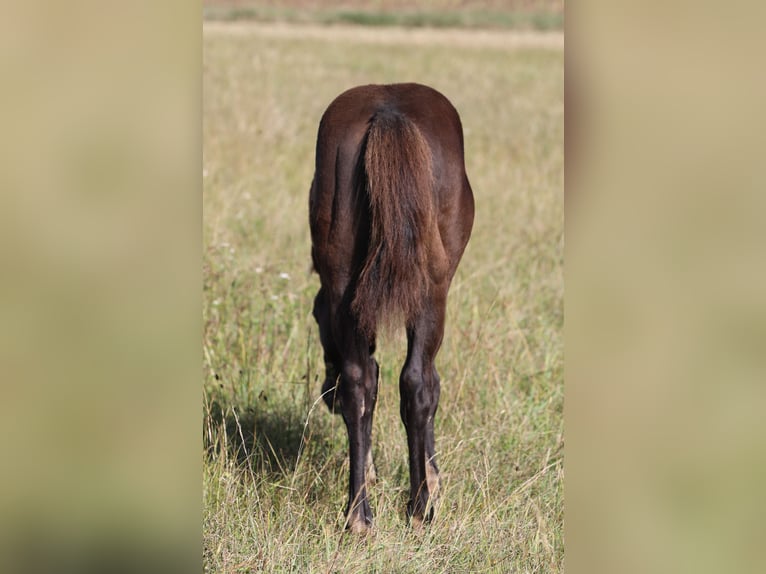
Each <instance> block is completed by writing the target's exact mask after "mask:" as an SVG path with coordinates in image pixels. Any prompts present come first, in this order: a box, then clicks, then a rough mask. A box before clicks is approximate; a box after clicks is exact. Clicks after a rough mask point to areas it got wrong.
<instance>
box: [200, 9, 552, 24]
mask: <svg viewBox="0 0 766 574" xmlns="http://www.w3.org/2000/svg"><path fill="white" fill-rule="evenodd" d="M204 17H205V19H206V20H219V21H239V20H254V21H260V22H291V23H306V22H316V23H322V24H356V25H360V26H403V27H414V28H419V27H429V28H499V29H527V30H529V29H531V30H562V29H563V28H564V13H563V11H552V10H544V9H533V10H515V11H514V10H511V11H509V10H492V9H486V8H483V9H474V10H470V9H468V10H433V9H431V10H422V9H418V10H412V9H410V10H407V9H404V10H376V9H371V8H365V9H351V8H338V7H335V8H323V9H308V8H285V7H274V6H262V5H232V6H229V5H225V4H224V5H210V6H205V8H204Z"/></svg>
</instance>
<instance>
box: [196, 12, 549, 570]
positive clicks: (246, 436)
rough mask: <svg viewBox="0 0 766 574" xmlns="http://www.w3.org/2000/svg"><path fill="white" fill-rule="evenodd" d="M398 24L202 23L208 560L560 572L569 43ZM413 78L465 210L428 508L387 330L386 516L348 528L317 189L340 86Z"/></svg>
mask: <svg viewBox="0 0 766 574" xmlns="http://www.w3.org/2000/svg"><path fill="white" fill-rule="evenodd" d="M392 33H393V34H395V36H392V38H393V39H395V41H394V40H390V41H387V42H367V41H364V40H356V39H354V38H345V39H342V40H341V39H333V37H331V36H330V37H321V36H319V35H316V36H311V35H307V36H304V35H303V34H302V33H301V32H300V31H299V32H297V33H293V34H289V33H280V34H269V33H264V32H263V29H262V27H254V28H252V29H251V30H250V31H249V32H248V31H245V32H242V31H241V30H240V32H239V33H236V34H228V33H226V32H225V28H220V27H217V28H215V29H211V28H209V27H206V31H205V35H204V50H205V51H204V86H203V94H204V126H203V133H204V154H203V156H204V157H203V165H204V170H205V171H204V174H203V182H204V183H203V185H204V188H203V208H204V242H205V255H204V309H203V313H204V329H205V331H204V335H203V342H204V379H205V387H204V397H205V412H204V413H203V421H204V433H205V444H206V445H207V452H206V453H205V463H204V476H203V483H204V548H205V556H204V562H205V569H206V571H215V572H239V571H242V572H244V571H269V572H282V571H297V572H333V571H338V572H421V571H429V572H471V571H475V572H509V571H513V572H558V571H560V570H561V567H562V562H563V539H562V536H563V534H562V532H563V530H562V516H563V495H562V473H563V470H562V453H563V436H562V432H563V424H562V410H563V386H562V385H563V343H562V327H563V302H562V296H563V272H562V263H563V52H562V51H561V50H560V49H559V48H557V47H556V46H546V47H534V46H530V47H527V46H521V45H517V46H514V47H512V48H509V47H507V46H498V45H492V44H483V43H481V42H478V43H475V44H474V45H470V41H469V40H467V39H464V40H463V42H455V43H454V44H453V43H451V42H444V41H434V42H431V43H427V42H422V43H415V44H412V43H410V42H409V41H408V38H409V36H408V35H407V34H402V33H401V32H398V31H392ZM449 33H450V34H454V32H449ZM464 34H465V35H466V36H465V38H470V33H468V32H465V33H464ZM409 80H416V81H419V82H422V83H426V84H430V85H433V86H434V87H436V88H437V89H439V90H440V91H442V92H444V93H445V94H446V95H447V96H448V97H449V98H450V99H451V100H452V102H453V103H454V104H455V106H456V107H457V109H458V110H459V112H460V113H461V116H462V119H463V125H464V129H465V140H466V160H467V169H468V173H469V177H470V178H471V183H472V185H473V188H474V193H475V196H476V206H477V210H476V223H475V228H474V233H473V237H472V240H471V243H470V244H469V247H468V249H467V251H466V254H465V256H464V259H463V262H462V264H461V267H460V269H459V270H458V274H457V276H456V278H455V281H454V283H453V287H452V290H451V292H450V300H449V307H448V326H447V331H446V334H445V341H444V345H443V347H442V351H441V353H440V355H439V357H438V358H437V366H438V368H439V371H440V373H441V376H442V381H443V382H442V396H441V403H440V409H439V413H438V415H437V420H436V432H437V450H438V454H439V457H440V466H441V468H442V470H443V478H444V489H443V494H442V496H443V498H442V501H441V504H440V507H439V508H438V516H437V520H436V521H435V522H434V523H433V524H432V525H431V526H430V527H429V528H428V529H426V530H425V531H422V532H415V531H410V530H409V529H407V528H406V527H405V523H404V520H403V512H404V504H405V501H406V496H407V494H406V489H407V485H408V479H407V454H406V440H405V434H404V429H403V428H402V425H401V422H400V420H399V408H398V391H397V388H398V385H397V380H398V373H399V369H400V368H401V363H402V361H403V357H404V341H403V337H401V336H396V337H390V338H388V339H384V340H382V341H380V345H379V348H380V350H379V353H378V355H379V357H378V358H379V361H380V363H381V377H382V380H381V390H380V397H379V402H378V408H377V411H376V418H375V425H374V428H373V448H374V453H375V455H376V466H377V467H378V474H379V481H378V483H377V484H376V485H375V486H374V487H373V488H372V491H371V503H372V506H373V512H374V513H375V517H376V530H375V533H374V534H373V535H372V536H370V537H368V538H364V539H356V538H353V537H349V536H343V535H342V531H341V526H342V522H343V517H342V509H343V506H344V503H345V500H344V498H345V494H346V480H347V471H348V463H347V462H346V452H347V450H346V437H345V429H344V427H343V423H342V421H341V420H340V419H339V418H338V417H332V416H330V414H329V413H328V412H327V411H326V408H325V407H324V405H322V404H317V403H316V399H317V398H318V395H319V387H320V384H321V383H320V378H321V373H322V372H323V371H322V368H323V367H322V363H321V350H320V346H319V341H318V337H317V333H316V327H315V325H314V323H313V319H312V317H311V315H310V311H311V303H312V297H313V295H314V293H315V292H316V290H317V288H318V280H317V278H316V276H314V275H311V274H310V273H309V235H308V223H307V195H308V187H309V184H310V181H311V177H312V170H313V153H314V143H315V136H316V128H317V124H318V121H319V117H320V116H321V113H322V111H323V110H324V108H325V107H326V106H327V104H328V103H329V102H330V101H331V100H332V98H333V97H335V96H336V95H337V94H338V93H339V92H340V91H342V90H344V89H346V88H348V87H351V86H353V85H357V84H363V83H370V82H376V83H384V82H392V81H409Z"/></svg>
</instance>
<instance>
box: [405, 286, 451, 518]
mask: <svg viewBox="0 0 766 574" xmlns="http://www.w3.org/2000/svg"><path fill="white" fill-rule="evenodd" d="M446 299H447V288H446V286H443V287H442V288H439V287H438V286H437V287H436V288H434V289H433V290H432V292H431V295H430V297H429V300H428V302H427V304H426V305H425V306H424V309H423V312H422V313H421V315H420V316H419V317H417V318H416V320H415V321H414V323H413V325H412V326H411V327H409V328H408V329H407V360H406V362H405V364H404V368H403V369H402V374H401V376H400V378H399V391H400V393H401V416H402V422H403V423H404V426H405V428H406V429H407V446H408V448H409V455H410V457H409V458H410V501H409V503H408V504H407V514H408V515H409V516H410V517H411V518H412V520H413V522H415V523H419V522H423V521H428V520H430V519H431V518H432V517H433V503H434V502H435V499H436V493H437V490H438V487H439V469H438V467H437V466H436V458H435V444H434V416H435V415H436V409H437V408H438V405H439V387H440V381H439V375H438V373H437V372H436V367H435V366H434V359H435V358H436V353H437V352H438V351H439V347H440V346H441V342H442V336H443V334H444V312H445V304H446Z"/></svg>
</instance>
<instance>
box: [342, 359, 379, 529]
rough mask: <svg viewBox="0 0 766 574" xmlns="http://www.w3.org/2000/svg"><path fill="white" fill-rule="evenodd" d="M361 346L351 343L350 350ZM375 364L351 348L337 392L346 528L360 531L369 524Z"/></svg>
mask: <svg viewBox="0 0 766 574" xmlns="http://www.w3.org/2000/svg"><path fill="white" fill-rule="evenodd" d="M358 348H361V346H354V349H358ZM377 386H378V365H377V362H376V361H375V360H374V359H373V358H372V357H371V356H369V354H368V353H367V352H362V353H357V352H354V351H353V350H351V351H350V352H347V353H346V354H345V356H344V358H343V367H342V368H341V373H340V384H339V392H340V395H341V405H342V410H341V413H342V415H343V420H344V422H345V423H346V430H347V432H348V445H349V483H348V504H347V506H346V517H347V518H346V519H347V522H346V527H347V528H348V529H349V530H351V531H352V532H358V533H363V532H366V531H367V530H369V528H370V527H371V526H372V510H371V507H370V503H369V499H368V496H367V484H368V483H370V482H371V481H372V478H373V475H374V464H373V462H372V420H373V413H374V411H375V404H376V402H377Z"/></svg>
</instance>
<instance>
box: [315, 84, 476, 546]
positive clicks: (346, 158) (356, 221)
mask: <svg viewBox="0 0 766 574" xmlns="http://www.w3.org/2000/svg"><path fill="white" fill-rule="evenodd" d="M473 216H474V202H473V193H472V191H471V186H470V184H469V183H468V178H467V176H466V173H465V161H464V157H463V128H462V125H461V123H460V117H459V116H458V113H457V112H456V111H455V108H454V107H453V106H452V104H451V103H450V102H449V100H447V98H445V97H444V96H443V95H442V94H440V93H439V92H437V91H436V90H434V89H432V88H429V87H427V86H423V85H419V84H392V85H369V86H359V87H356V88H352V89H350V90H348V91H346V92H344V93H342V94H341V95H340V96H338V97H337V98H336V99H335V100H334V101H333V102H332V103H331V104H330V106H329V107H328V108H327V110H326V111H325V113H324V115H323V116H322V120H321V122H320V124H319V133H318V136H317V148H316V171H315V173H314V181H313V182H312V185H311V192H310V196H309V220H310V226H311V239H312V251H311V255H312V259H313V263H314V269H315V270H316V271H317V273H319V278H320V281H321V288H320V289H319V293H317V296H316V299H315V301H314V317H315V318H316V320H317V323H318V324H319V335H320V339H321V342H322V347H323V349H324V360H325V366H326V379H325V382H324V384H323V386H322V393H323V397H324V400H325V401H326V402H327V405H328V406H329V407H330V409H331V410H332V411H334V412H336V413H340V414H341V415H342V416H343V420H344V421H345V423H346V428H347V430H348V440H349V458H350V466H351V472H350V476H349V487H348V506H347V508H346V516H347V523H346V526H347V527H348V528H350V529H351V530H352V531H354V532H364V531H366V530H367V529H368V528H369V527H370V526H371V524H372V512H371V510H370V504H369V501H368V499H367V490H366V481H368V480H372V479H374V476H375V469H374V466H373V463H372V454H371V450H370V447H371V430H372V416H373V412H374V411H375V402H376V399H377V389H378V363H377V361H376V360H375V359H374V358H373V353H374V352H375V335H376V332H377V330H378V327H379V326H384V325H391V324H393V323H394V321H395V320H398V321H401V322H403V323H404V324H405V325H406V328H407V345H408V347H407V359H406V361H405V363H404V367H403V369H402V372H401V376H400V378H399V390H400V393H401V417H402V421H403V422H404V426H405V428H406V430H407V445H408V447H409V463H410V501H409V503H408V504H407V514H408V516H409V517H411V519H412V521H413V522H414V523H422V522H423V521H427V520H430V519H431V518H432V517H433V501H434V500H435V496H436V492H437V490H438V486H439V470H438V467H437V466H436V459H435V449H434V415H435V414H436V408H437V405H438V403H439V375H438V374H437V372H436V368H435V367H434V358H435V357H436V353H437V352H438V351H439V347H440V345H441V342H442V336H443V333H444V315H445V306H446V302H447V291H448V289H449V286H450V282H451V280H452V277H453V275H454V274H455V270H456V269H457V265H458V262H459V261H460V258H461V256H462V254H463V251H464V249H465V246H466V244H467V243H468V238H469V237H470V235H471V228H472V226H473Z"/></svg>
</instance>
